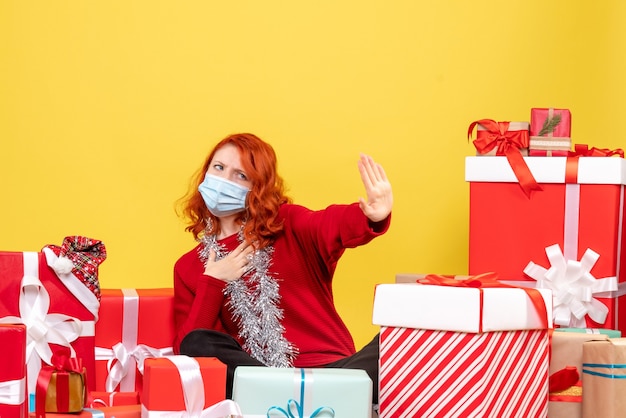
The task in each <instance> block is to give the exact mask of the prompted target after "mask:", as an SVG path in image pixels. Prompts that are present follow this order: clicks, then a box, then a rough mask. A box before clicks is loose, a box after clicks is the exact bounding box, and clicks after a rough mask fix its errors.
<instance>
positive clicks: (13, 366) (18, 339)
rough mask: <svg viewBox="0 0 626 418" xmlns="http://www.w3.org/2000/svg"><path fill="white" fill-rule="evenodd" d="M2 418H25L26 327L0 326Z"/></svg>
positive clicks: (0, 410) (0, 396) (0, 401)
mask: <svg viewBox="0 0 626 418" xmlns="http://www.w3.org/2000/svg"><path fill="white" fill-rule="evenodd" d="M0 341H2V355H1V356H0V417H15V418H24V417H26V416H27V415H28V405H27V402H26V399H27V396H26V327H25V326H24V325H17V324H0Z"/></svg>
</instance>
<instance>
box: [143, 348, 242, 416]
mask: <svg viewBox="0 0 626 418" xmlns="http://www.w3.org/2000/svg"><path fill="white" fill-rule="evenodd" d="M144 366H145V369H144V371H145V374H144V387H143V391H142V394H141V403H142V408H143V411H144V415H143V416H144V417H146V418H147V417H150V416H156V417H159V416H163V415H164V414H172V413H174V412H178V411H187V412H188V413H189V414H190V416H200V413H202V411H203V410H207V409H209V410H211V409H212V410H224V409H231V408H232V407H233V406H234V405H232V401H229V402H223V401H224V400H225V397H226V365H225V364H224V363H222V362H220V361H219V360H218V359H216V358H214V357H198V358H192V357H187V356H180V355H178V356H169V357H162V358H149V359H146V361H145V364H144ZM183 382H185V383H184V384H183ZM229 413H235V412H229ZM229 413H222V414H221V415H216V414H209V411H205V413H204V414H202V416H203V417H207V418H209V417H213V416H219V417H221V416H224V415H229Z"/></svg>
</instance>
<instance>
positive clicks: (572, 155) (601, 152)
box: [565, 144, 624, 184]
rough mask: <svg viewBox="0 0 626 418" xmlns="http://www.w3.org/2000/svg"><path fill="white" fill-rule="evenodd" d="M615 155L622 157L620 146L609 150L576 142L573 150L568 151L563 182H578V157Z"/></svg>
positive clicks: (622, 152)
mask: <svg viewBox="0 0 626 418" xmlns="http://www.w3.org/2000/svg"><path fill="white" fill-rule="evenodd" d="M613 155H617V156H619V157H621V158H624V151H623V150H622V149H621V148H616V149H614V150H610V149H608V148H596V147H592V148H589V146H588V145H587V144H576V145H575V146H574V151H570V152H569V153H568V156H567V162H566V165H565V183H567V184H576V183H578V158H579V157H611V156H613Z"/></svg>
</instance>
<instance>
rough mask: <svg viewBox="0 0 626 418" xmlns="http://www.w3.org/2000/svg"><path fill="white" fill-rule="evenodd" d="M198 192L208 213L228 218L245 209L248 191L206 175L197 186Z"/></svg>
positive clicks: (219, 178)
mask: <svg viewBox="0 0 626 418" xmlns="http://www.w3.org/2000/svg"><path fill="white" fill-rule="evenodd" d="M198 191H199V192H200V194H201V195H202V198H203V199H204V203H206V207H207V208H208V209H209V211H210V212H211V213H212V214H213V215H215V216H217V217H218V218H219V217H222V216H229V215H233V214H235V213H238V212H241V211H243V210H245V209H246V196H247V195H248V192H249V191H250V190H249V189H247V188H245V187H243V186H241V185H239V184H237V183H234V182H232V181H228V180H226V179H223V178H221V177H218V176H214V175H212V174H208V173H207V175H206V176H205V177H204V181H203V182H202V183H200V186H198Z"/></svg>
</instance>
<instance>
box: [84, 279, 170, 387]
mask: <svg viewBox="0 0 626 418" xmlns="http://www.w3.org/2000/svg"><path fill="white" fill-rule="evenodd" d="M122 294H123V295H124V301H123V310H124V312H123V319H122V341H121V342H118V343H117V344H115V345H114V346H113V347H112V348H104V347H96V349H95V357H96V360H106V361H107V371H108V374H107V378H106V382H105V390H106V391H107V392H113V391H115V388H116V387H117V386H118V385H119V386H120V388H119V390H120V391H122V392H132V391H134V390H135V369H137V370H139V373H141V374H143V364H144V361H145V359H147V358H156V357H165V356H170V355H173V354H174V350H173V348H172V347H165V348H154V347H151V346H149V345H146V344H137V335H138V332H139V295H138V294H137V290H136V289H122Z"/></svg>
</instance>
